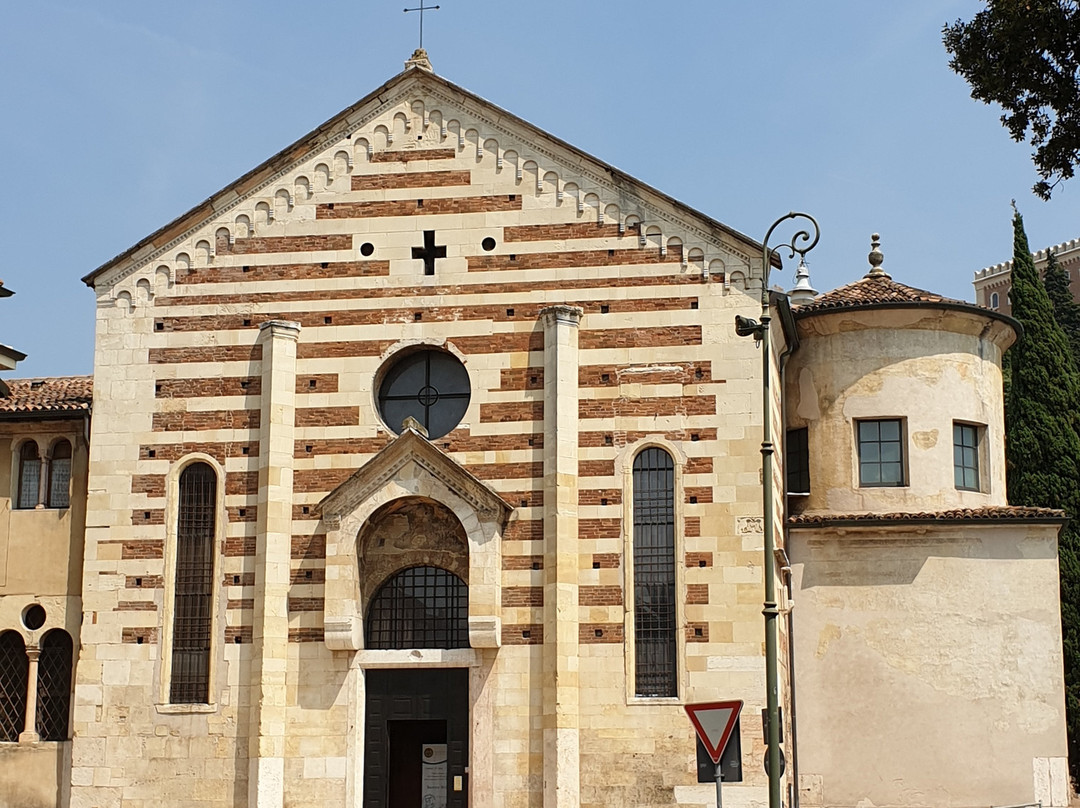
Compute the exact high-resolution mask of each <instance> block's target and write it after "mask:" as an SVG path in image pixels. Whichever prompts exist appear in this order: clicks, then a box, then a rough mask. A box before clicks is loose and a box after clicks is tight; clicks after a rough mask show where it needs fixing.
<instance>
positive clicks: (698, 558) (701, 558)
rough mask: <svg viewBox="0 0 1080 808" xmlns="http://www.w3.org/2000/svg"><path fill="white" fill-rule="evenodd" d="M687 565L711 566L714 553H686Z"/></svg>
mask: <svg viewBox="0 0 1080 808" xmlns="http://www.w3.org/2000/svg"><path fill="white" fill-rule="evenodd" d="M686 566H687V567H702V566H704V567H711V566H712V553H687V554H686Z"/></svg>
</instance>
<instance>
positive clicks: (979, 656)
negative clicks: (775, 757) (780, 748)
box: [789, 524, 1068, 808]
mask: <svg viewBox="0 0 1080 808" xmlns="http://www.w3.org/2000/svg"><path fill="white" fill-rule="evenodd" d="M1056 531H1057V527H1056V526H1054V525H1043V526H1038V525H1030V524H1027V525H1022V526H1019V525H1018V526H1001V525H999V526H980V527H974V526H972V525H940V526H932V527H918V528H914V527H897V528H866V529H858V530H843V529H826V528H818V529H804V528H799V529H793V530H792V531H791V537H790V545H789V552H790V554H791V560H792V571H793V585H794V592H795V603H796V608H795V612H794V614H795V624H794V636H793V641H794V646H795V657H796V665H795V668H796V671H797V676H798V682H799V694H800V700H799V715H798V725H799V770H800V779H799V788H800V795H801V802H802V804H804V805H806V806H830V807H831V806H836V807H837V808H839V807H840V806H856V805H878V806H939V807H940V808H949V806H957V807H958V808H959V806H971V805H1012V804H1021V803H1028V802H1034V801H1038V800H1041V801H1042V803H1043V805H1055V806H1056V805H1065V804H1067V801H1068V788H1067V779H1068V778H1067V774H1066V771H1065V756H1066V746H1065V716H1064V692H1063V685H1062V678H1061V668H1062V655H1061V629H1060V614H1059V610H1058V600H1057V592H1058V582H1057V545H1056ZM803 694H806V695H805V696H804V695H803Z"/></svg>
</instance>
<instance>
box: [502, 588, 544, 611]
mask: <svg viewBox="0 0 1080 808" xmlns="http://www.w3.org/2000/svg"><path fill="white" fill-rule="evenodd" d="M543 605H544V587H542V586H504V587H503V588H502V606H503V608H504V609H510V608H515V607H529V606H543Z"/></svg>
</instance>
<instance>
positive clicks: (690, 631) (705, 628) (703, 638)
mask: <svg viewBox="0 0 1080 808" xmlns="http://www.w3.org/2000/svg"><path fill="white" fill-rule="evenodd" d="M699 630H700V631H701V633H700V634H698V631H699ZM686 641H687V642H708V641H709V624H708V623H687V624H686Z"/></svg>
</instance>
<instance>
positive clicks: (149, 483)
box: [131, 474, 165, 499]
mask: <svg viewBox="0 0 1080 808" xmlns="http://www.w3.org/2000/svg"><path fill="white" fill-rule="evenodd" d="M131 493H133V494H146V496H148V497H150V498H151V499H157V498H161V497H163V496H165V475H164V474H132V475H131Z"/></svg>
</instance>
